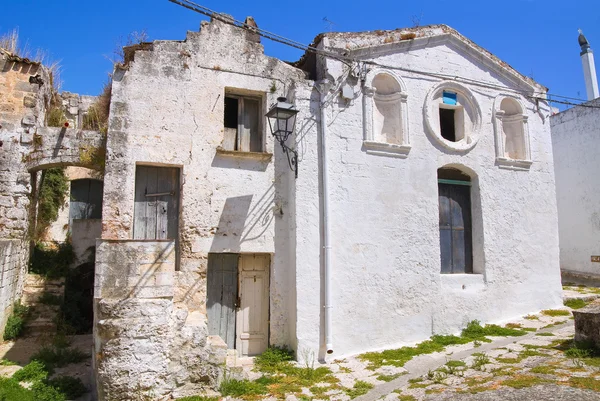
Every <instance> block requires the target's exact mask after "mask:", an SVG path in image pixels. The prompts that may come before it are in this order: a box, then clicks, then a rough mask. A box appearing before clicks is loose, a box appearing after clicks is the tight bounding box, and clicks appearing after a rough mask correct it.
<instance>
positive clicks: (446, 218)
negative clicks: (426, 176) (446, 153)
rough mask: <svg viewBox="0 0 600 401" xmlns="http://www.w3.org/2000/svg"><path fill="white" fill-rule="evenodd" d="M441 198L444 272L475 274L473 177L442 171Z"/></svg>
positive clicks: (440, 215) (440, 174) (439, 176)
mask: <svg viewBox="0 0 600 401" xmlns="http://www.w3.org/2000/svg"><path fill="white" fill-rule="evenodd" d="M438 196H439V222H440V256H441V273H442V274H444V273H454V274H457V273H458V274H460V273H473V241H472V224H471V220H472V218H471V179H470V177H469V176H468V175H466V174H464V173H462V172H461V171H459V170H457V169H451V168H445V169H439V170H438Z"/></svg>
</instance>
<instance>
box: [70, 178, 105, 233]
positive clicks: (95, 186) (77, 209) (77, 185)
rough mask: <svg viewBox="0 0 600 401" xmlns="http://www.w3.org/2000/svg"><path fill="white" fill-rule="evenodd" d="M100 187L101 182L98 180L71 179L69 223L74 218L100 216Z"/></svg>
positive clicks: (98, 217)
mask: <svg viewBox="0 0 600 401" xmlns="http://www.w3.org/2000/svg"><path fill="white" fill-rule="evenodd" d="M102 189H103V183H102V181H100V180H91V179H82V180H73V181H71V197H70V200H69V225H70V224H72V223H73V220H74V219H100V218H102Z"/></svg>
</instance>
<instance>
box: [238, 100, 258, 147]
mask: <svg viewBox="0 0 600 401" xmlns="http://www.w3.org/2000/svg"><path fill="white" fill-rule="evenodd" d="M241 100H242V102H241V104H242V107H241V108H240V113H241V116H240V117H241V118H240V119H239V120H240V126H239V135H238V140H239V141H240V144H239V147H238V150H241V151H243V152H262V137H261V135H260V131H259V125H260V124H259V114H260V104H259V102H258V99H251V98H242V99H241Z"/></svg>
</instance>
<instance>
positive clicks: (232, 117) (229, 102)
mask: <svg viewBox="0 0 600 401" xmlns="http://www.w3.org/2000/svg"><path fill="white" fill-rule="evenodd" d="M224 120H225V128H236V129H237V127H238V100H237V99H236V98H233V97H225V118H224Z"/></svg>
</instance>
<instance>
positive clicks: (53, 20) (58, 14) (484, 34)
mask: <svg viewBox="0 0 600 401" xmlns="http://www.w3.org/2000/svg"><path fill="white" fill-rule="evenodd" d="M3 3H4V4H2V14H3V18H2V19H1V20H0V34H2V33H5V32H7V31H10V30H12V29H14V28H18V29H19V35H20V38H21V40H22V41H27V42H28V44H29V47H32V48H41V49H46V50H47V51H48V53H49V55H50V57H51V58H52V59H54V60H60V64H61V65H62V80H63V86H62V88H63V90H67V91H71V92H77V93H82V94H90V95H96V94H98V93H100V91H101V88H102V85H103V84H104V83H105V82H106V80H107V76H108V73H109V72H110V71H111V68H112V64H111V62H110V61H109V59H110V58H111V57H112V55H113V52H114V49H115V48H116V46H117V44H118V43H119V40H120V38H121V40H123V39H122V38H125V37H127V35H128V34H129V33H130V32H132V31H142V30H145V31H146V32H147V34H148V36H149V38H150V39H161V40H169V39H171V40H181V39H184V38H185V32H186V31H188V30H198V29H199V26H200V21H201V20H203V19H206V18H205V17H204V16H202V15H200V14H197V13H195V12H193V11H191V10H188V9H185V8H183V7H181V6H179V5H176V4H173V3H171V2H169V1H168V0H145V1H144V0H101V1H90V0H80V1H76V0H53V1H48V0H18V1H8V0H5V1H3ZM197 3H199V4H202V5H204V6H206V7H209V8H211V9H213V10H215V11H219V12H224V13H227V14H231V15H233V16H234V17H235V18H236V19H240V20H243V19H244V18H245V17H246V16H247V15H252V16H253V17H254V19H255V20H256V22H257V23H258V26H259V27H260V28H262V29H266V30H268V31H271V32H275V33H278V34H280V35H282V36H285V37H288V38H290V39H294V40H296V41H299V42H302V43H306V44H308V43H310V42H311V41H312V39H313V38H314V37H315V36H316V35H317V34H318V33H320V32H323V31H328V30H330V28H331V30H333V31H365V30H374V29H395V28H401V27H407V26H413V25H414V23H415V22H417V21H418V22H419V23H420V24H421V25H428V24H440V23H443V24H447V25H450V26H451V27H453V28H455V29H456V30H458V31H459V32H460V33H462V34H463V35H465V36H467V37H468V38H469V39H471V40H473V41H474V42H475V43H477V44H479V45H480V46H483V47H484V48H486V49H488V50H489V51H491V52H492V53H494V54H495V55H497V56H498V57H500V58H501V59H503V60H504V61H506V62H507V63H509V64H510V65H512V66H513V67H514V68H516V69H517V70H518V71H520V72H521V73H523V74H525V75H529V76H532V77H533V78H534V79H535V80H537V81H538V82H540V83H541V84H543V85H545V86H547V87H549V88H550V92H551V93H556V94H559V95H564V96H570V97H574V98H585V86H584V82H583V73H582V67H581V61H580V58H579V46H578V45H577V28H581V29H583V31H584V33H585V34H586V36H587V38H588V40H589V41H590V43H591V45H592V48H593V49H596V57H597V64H598V65H599V68H600V1H599V0H579V1H577V2H573V3H571V2H568V1H564V0H560V1H556V0H548V1H543V0H504V1H503V2H498V1H494V2H491V1H486V0H480V1H471V0H430V1H413V2H407V1H398V0H395V1H392V0H382V1H370V2H365V1H354V0H346V1H340V0H333V1H313V0H304V1H302V2H293V1H279V2H277V1H268V2H266V1H254V2H253V1H240V0H231V1H223V0H221V1H218V0H198V1H197ZM324 18H327V20H329V21H331V22H332V24H328V23H327V22H325V21H324ZM263 43H264V45H265V52H266V53H267V54H268V55H270V56H274V57H278V58H281V59H284V60H297V59H298V58H299V57H300V55H301V52H300V51H299V50H295V49H291V48H287V47H285V46H283V45H280V44H277V43H273V42H269V41H267V40H263Z"/></svg>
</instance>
